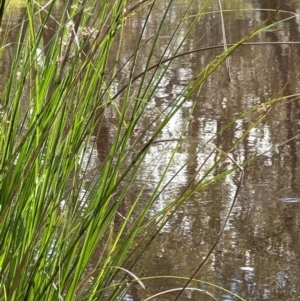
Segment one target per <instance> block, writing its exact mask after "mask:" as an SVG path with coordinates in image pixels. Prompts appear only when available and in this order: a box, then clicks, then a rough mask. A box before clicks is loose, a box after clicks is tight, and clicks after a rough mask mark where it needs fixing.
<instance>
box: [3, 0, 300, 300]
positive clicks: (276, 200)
mask: <svg viewBox="0 0 300 301" xmlns="http://www.w3.org/2000/svg"><path fill="white" fill-rule="evenodd" d="M159 2H160V5H159V6H157V7H156V9H155V10H154V13H153V15H152V17H151V18H150V20H149V27H148V30H147V32H146V34H145V39H147V37H150V36H151V35H152V34H153V33H154V32H155V31H156V30H157V26H158V22H159V20H160V19H161V18H162V15H163V12H164V10H163V9H162V8H163V6H165V5H167V2H168V1H163V0H160V1H159ZM196 2H197V3H195V5H194V8H193V10H194V13H197V12H198V11H199V7H201V1H196ZM215 2H216V3H215V6H214V7H212V8H211V10H218V5H217V1H215ZM223 2H224V3H223V9H225V10H231V9H232V10H236V9H237V8H239V9H241V10H240V11H239V12H236V11H235V12H230V11H229V12H227V13H224V21H225V24H226V33H227V39H228V41H227V42H228V43H234V42H236V41H237V40H238V39H239V38H241V37H243V36H244V35H245V34H247V33H248V32H249V31H250V30H251V29H252V28H254V27H255V26H256V25H257V24H258V23H259V22H261V21H263V20H265V18H266V17H267V16H268V14H269V13H268V12H267V11H266V10H265V9H275V8H276V7H277V6H278V4H279V2H282V1H242V0H239V1H223ZM225 2H226V3H225ZM245 8H246V9H247V10H242V9H245ZM184 9H185V4H184V1H178V4H177V5H176V6H174V9H173V10H172V13H170V14H169V16H168V19H169V22H170V26H171V25H172V24H173V23H174V22H175V20H176V19H178V18H180V17H181V16H182V13H183V11H184ZM254 9H255V10H254ZM284 9H285V10H286V11H287V12H286V13H285V14H284V13H281V14H279V15H277V16H276V18H275V20H272V21H271V22H275V21H278V20H280V19H282V18H286V17H288V16H292V15H293V14H296V18H294V19H291V20H289V21H287V22H285V23H282V24H281V25H280V26H279V27H276V29H270V30H269V31H266V32H263V33H261V34H260V35H259V36H257V37H256V38H255V39H253V40H251V41H250V42H252V44H249V45H244V46H241V47H240V48H239V49H238V50H237V51H236V52H235V53H234V54H233V56H232V57H231V60H230V66H231V68H230V76H231V81H230V82H229V81H228V75H227V73H226V68H225V65H224V66H221V67H220V68H219V70H218V71H217V72H216V73H215V74H214V75H212V76H211V77H210V78H209V79H208V81H207V82H206V84H205V85H204V86H203V87H202V89H201V93H200V94H199V96H198V97H196V96H195V97H194V98H191V99H190V100H189V101H187V102H186V104H185V106H184V107H183V109H182V110H180V111H179V112H178V113H177V114H176V115H175V116H174V118H173V120H172V121H171V122H170V123H169V124H168V125H167V127H166V128H165V130H164V132H163V135H162V136H161V137H160V138H161V139H162V140H169V139H177V138H179V136H180V133H181V132H182V129H183V128H184V126H185V123H184V120H186V117H187V116H189V114H191V121H190V123H189V124H188V126H187V128H186V131H185V132H186V133H185V135H184V136H183V138H182V139H181V144H180V148H179V150H178V153H177V154H176V157H175V159H174V164H173V166H172V168H171V170H170V171H169V173H168V177H167V179H166V180H165V184H167V183H168V180H169V179H170V178H171V177H172V176H173V175H174V174H175V173H176V172H177V171H179V170H180V172H179V173H178V174H177V175H176V177H175V180H174V181H173V183H172V184H170V185H169V186H168V187H167V188H166V190H164V191H163V193H162V194H161V195H160V196H159V198H158V199H157V201H156V202H155V205H154V206H153V209H152V211H151V213H150V215H151V216H153V215H154V214H155V212H156V211H157V210H159V209H162V208H163V207H164V206H165V205H166V204H168V203H170V202H171V201H172V198H174V197H175V196H176V195H178V193H180V192H182V189H183V187H185V186H186V185H187V183H188V182H189V181H190V180H191V179H192V178H193V177H194V176H195V175H196V174H197V176H196V179H200V177H201V176H203V175H204V174H205V172H206V171H207V170H208V168H209V167H210V166H211V164H212V163H213V161H214V159H215V158H214V157H211V159H210V161H208V162H207V163H206V165H204V167H203V168H202V169H200V170H199V167H200V166H201V164H202V163H203V162H204V161H205V159H206V158H207V156H208V155H209V154H210V152H211V151H212V146H209V147H204V148H202V147H203V146H204V145H205V143H206V142H207V141H209V140H210V139H211V142H212V143H213V145H218V146H219V147H221V146H222V148H223V149H227V148H228V147H229V146H230V145H232V144H233V143H234V141H235V140H236V139H237V138H238V137H239V136H240V134H241V132H242V131H243V130H245V129H246V128H247V126H249V121H247V119H246V120H241V119H239V120H237V121H236V122H235V125H234V128H233V129H231V130H230V131H226V132H225V133H224V135H218V136H217V135H216V134H217V132H218V131H219V130H220V129H221V128H222V126H224V125H226V124H227V123H229V122H230V121H231V120H232V119H233V118H234V117H235V116H238V115H239V114H240V113H242V112H244V111H246V110H247V109H250V108H251V107H252V106H255V105H258V104H261V103H263V102H265V101H266V100H268V99H270V98H273V97H275V96H276V95H278V93H279V92H280V90H281V89H282V87H283V86H284V85H285V83H286V82H287V81H288V80H289V79H290V78H291V81H290V83H289V85H288V86H287V88H286V89H285V90H284V95H293V94H297V93H300V72H297V70H300V69H299V66H300V44H296V43H295V44H276V42H297V41H298V42H300V3H299V1H296V0H295V1H290V4H289V5H286V6H285V7H284ZM141 15H142V12H141V14H138V15H136V16H135V17H134V18H132V19H129V20H128V24H127V26H126V28H125V33H124V34H126V35H127V36H128V40H127V41H128V43H126V45H124V50H123V55H124V58H125V57H128V56H130V54H131V53H132V51H134V50H135V49H134V48H133V47H134V44H135V41H136V37H137V36H138V35H139V33H140V30H141V27H142V24H143V22H144V19H143V18H142V17H141ZM15 16H17V13H16V14H15ZM16 22H17V20H16ZM187 25H188V24H187ZM9 39H11V40H13V39H14V36H13V32H11V33H10V36H9ZM166 41H168V32H167V31H166V35H165V36H163V37H162V38H161V39H160V41H159V44H158V48H160V50H161V51H163V50H164V47H165V45H166ZM221 42H222V28H221V22H220V15H219V14H218V13H213V14H209V15H207V16H206V17H205V18H203V19H202V21H200V22H199V24H197V26H196V27H195V30H193V32H192V33H191V36H190V38H189V39H188V40H187V41H186V42H185V44H184V47H183V51H189V50H192V49H198V48H205V47H209V46H214V45H220V43H221ZM254 42H256V43H258V42H265V43H264V44H263V45H261V44H255V43H254ZM271 42H272V43H273V44H271ZM221 51H222V49H213V50H209V51H205V50H203V51H199V52H197V53H193V54H189V55H187V56H183V57H181V58H179V59H177V60H176V61H174V63H173V65H172V66H173V67H172V68H171V69H170V72H168V73H167V74H166V75H165V76H164V80H163V85H161V86H160V87H159V90H158V92H157V94H156V95H154V97H153V99H152V104H150V105H151V106H152V108H153V110H155V109H157V110H160V111H162V110H163V109H165V108H166V107H167V106H168V105H169V103H170V102H171V101H172V100H173V99H174V97H176V95H177V94H178V92H179V91H181V90H182V89H183V87H184V84H185V83H186V80H187V78H189V77H190V76H192V75H193V74H195V73H196V71H197V70H199V67H201V66H203V67H204V66H205V64H206V63H208V62H209V61H210V60H211V59H212V58H214V57H215V56H216V55H218V54H219V53H220V52H221ZM159 54H160V53H158V55H159ZM145 56H146V53H145ZM158 58H159V56H158ZM9 62H10V57H9V52H8V54H7V57H5V60H3V62H2V63H1V70H2V73H1V75H2V76H3V75H4V74H5V70H6V66H7V65H8V64H9ZM120 64H122V62H120ZM1 75H0V76H1ZM0 82H1V81H0ZM195 103H196V107H195V110H194V111H191V108H192V106H193V105H194V104H195ZM151 114H152V112H151V110H149V122H150V120H151V116H152V115H151ZM111 118H112V120H113V118H114V116H111ZM141 130H143V129H141ZM103 135H105V139H104V141H107V140H108V139H109V136H110V135H113V134H112V133H111V132H110V128H109V127H107V128H105V129H104V130H103ZM299 135H300V97H299V96H295V97H293V98H291V99H290V100H289V101H282V102H280V103H279V104H278V105H277V106H275V107H274V109H273V110H272V111H271V113H270V114H269V116H268V117H267V119H266V120H265V121H264V122H262V123H260V124H259V125H258V126H257V127H256V128H255V129H253V130H251V132H250V133H249V135H248V137H247V138H246V139H245V140H244V141H243V142H242V143H241V144H240V145H239V146H238V147H237V148H236V149H235V150H234V151H233V152H232V156H233V157H234V158H235V160H236V161H237V162H238V163H239V164H242V163H243V162H245V161H246V160H248V159H250V158H251V157H253V156H255V155H258V154H262V153H263V155H261V156H260V157H259V158H258V159H257V160H255V161H254V162H252V163H251V164H249V165H247V166H246V167H245V170H244V171H245V175H244V179H243V183H242V189H241V191H240V193H239V195H238V200H237V203H236V205H235V207H234V209H233V212H232V214H231V216H230V219H229V222H228V224H227V225H226V228H225V232H224V235H223V237H222V239H221V241H220V243H219V244H218V245H217V247H216V249H215V250H214V252H213V254H212V255H211V256H210V258H209V260H208V262H207V263H206V264H205V265H204V267H203V268H202V269H201V270H200V272H199V273H198V274H197V276H196V278H197V279H199V280H200V281H202V282H199V283H196V282H193V283H192V284H191V286H193V287H198V288H200V289H204V290H207V291H208V292H210V293H211V294H213V295H214V296H215V298H216V299H217V300H222V301H229V300H238V298H237V297H234V296H232V295H230V294H229V293H227V292H225V291H222V290H220V289H218V288H216V287H213V286H211V285H209V284H208V283H212V284H215V285H217V286H220V287H222V288H224V289H227V290H230V291H231V292H234V293H236V294H238V295H239V296H241V297H242V298H244V299H245V300H248V301H254V300H272V301H283V300H284V301H291V300H300V136H299ZM286 141H287V142H286ZM283 142H286V143H285V144H284V145H282V146H278V147H276V146H277V145H279V144H281V143H283ZM174 143H175V142H169V143H157V144H156V145H154V146H153V147H152V148H151V150H150V152H149V154H148V155H147V159H146V161H145V163H144V166H143V174H141V176H140V179H141V182H140V183H136V185H137V187H136V189H138V185H143V183H145V181H146V180H147V181H148V184H147V187H148V189H149V190H152V189H154V187H155V185H156V184H157V182H156V181H157V178H158V177H159V176H160V175H161V174H162V172H163V170H164V168H165V166H166V161H167V160H166V159H167V158H170V156H171V148H172V146H173V145H174ZM97 152H98V155H97V154H96V155H95V160H96V161H97V160H99V161H101V158H102V157H101V156H103V152H104V150H103V143H102V141H99V142H98V150H97ZM193 156H194V159H193V160H191V161H190V162H188V161H189V159H190V158H192V157H193ZM152 162H155V166H154V165H153V163H152ZM182 167H183V168H182ZM226 168H230V165H228V166H224V169H226ZM149 174H152V178H151V181H149V178H148V176H149ZM238 181H239V173H238V172H236V173H234V174H232V175H231V176H229V177H227V178H226V179H225V180H222V181H220V182H218V183H216V184H213V185H211V186H209V187H207V188H206V189H205V190H202V191H199V193H197V194H196V195H194V196H193V197H191V198H190V199H189V200H188V201H187V202H186V203H185V204H184V205H183V206H182V207H181V208H180V210H179V211H178V212H177V213H176V214H175V216H174V217H173V218H172V219H171V221H170V222H168V223H167V224H166V225H165V226H164V228H163V230H162V233H161V234H160V237H159V240H158V243H157V246H156V251H157V254H158V255H156V256H154V257H153V259H152V260H151V264H150V265H149V266H148V268H147V270H146V271H145V273H144V275H173V276H184V277H189V276H191V275H192V274H193V273H194V271H195V270H196V268H197V266H198V265H199V264H200V263H201V261H202V260H203V258H204V257H205V256H206V254H207V252H208V251H209V250H210V248H211V246H212V245H213V244H214V242H215V240H216V239H217V236H218V234H219V233H220V230H221V228H222V225H223V222H224V219H225V217H226V215H227V213H228V210H229V208H230V206H231V203H232V201H233V197H234V193H235V191H236V188H237V185H238ZM128 206H129V204H128ZM123 210H124V211H126V204H124V208H123ZM151 216H149V217H151ZM170 234H172V235H171V236H170ZM184 284H185V281H180V280H177V281H175V280H174V279H171V278H170V279H169V280H166V279H158V280H153V281H145V285H146V290H145V291H144V290H143V289H142V288H140V287H139V286H136V287H134V289H133V290H132V293H131V295H130V296H128V298H127V300H134V301H139V300H143V299H145V298H146V297H147V296H150V295H152V294H155V293H158V292H160V291H163V290H168V289H173V288H177V287H182V286H183V285H184ZM175 296H176V294H175V293H169V294H166V295H164V296H160V297H157V298H156V299H155V300H166V301H171V300H174V299H175ZM180 300H213V299H212V297H209V296H208V295H204V294H203V293H201V292H195V291H192V290H188V291H187V292H185V293H184V294H182V296H181V298H180Z"/></svg>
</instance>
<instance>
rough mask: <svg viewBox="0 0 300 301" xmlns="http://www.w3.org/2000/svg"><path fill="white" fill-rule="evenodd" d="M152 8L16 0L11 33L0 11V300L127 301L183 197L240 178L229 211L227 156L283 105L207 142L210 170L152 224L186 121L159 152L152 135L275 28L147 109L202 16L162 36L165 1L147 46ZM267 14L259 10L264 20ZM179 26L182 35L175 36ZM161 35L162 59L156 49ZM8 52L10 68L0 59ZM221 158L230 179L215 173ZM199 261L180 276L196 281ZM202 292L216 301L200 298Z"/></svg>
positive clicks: (235, 167)
mask: <svg viewBox="0 0 300 301" xmlns="http://www.w3.org/2000/svg"><path fill="white" fill-rule="evenodd" d="M158 2H159V1H155V0H154V1H142V0H141V1H134V2H130V1H126V0H120V1H113V0H110V1H92V0H82V1H77V0H70V1H55V0H53V1H51V2H45V3H39V2H35V1H26V4H25V3H24V5H25V9H24V10H23V14H22V16H21V19H20V22H19V24H18V25H17V26H16V24H13V22H12V21H11V20H12V16H11V15H10V9H9V7H7V4H8V3H5V1H4V0H2V2H1V7H0V21H1V22H2V24H1V45H0V47H1V55H2V62H1V68H4V65H5V70H6V72H5V73H3V74H4V76H5V78H6V82H5V84H4V83H1V86H0V87H1V91H0V92H1V95H0V99H1V123H0V145H1V149H0V241H1V252H0V300H46V301H48V300H126V295H127V293H128V292H129V291H130V289H131V286H132V285H141V286H143V285H144V284H143V282H144V281H146V279H145V280H143V279H142V277H143V270H144V268H145V266H146V265H147V264H149V260H153V259H152V254H151V253H152V252H153V245H154V244H155V239H156V237H157V236H158V235H159V233H160V230H161V229H162V228H163V227H164V225H165V224H166V223H167V222H168V221H170V220H171V219H172V216H173V215H174V214H175V212H176V210H178V208H179V207H180V206H181V205H182V204H184V202H185V201H186V200H188V199H189V198H190V197H191V196H192V195H193V194H194V193H196V192H199V191H201V190H202V189H204V188H205V187H206V186H207V185H210V184H212V183H214V182H216V181H218V180H220V179H222V178H224V177H226V176H228V175H229V174H231V173H233V172H238V173H239V175H240V176H239V182H238V185H237V191H236V194H235V196H234V199H233V200H232V206H234V202H235V199H236V196H237V193H238V189H239V187H240V184H241V181H242V175H243V170H242V166H240V165H239V164H238V163H237V162H235V160H234V159H233V158H232V157H231V156H230V155H229V153H230V152H231V151H232V150H233V149H234V148H235V147H237V145H238V144H239V143H240V142H241V141H243V139H244V138H245V137H246V136H247V135H248V133H249V132H250V130H251V129H252V128H253V127H255V126H256V125H257V124H258V123H259V122H261V121H262V120H263V119H264V118H265V117H266V116H267V114H268V113H269V112H270V110H271V109H272V107H273V106H274V105H275V104H276V103H277V102H278V101H280V100H281V99H283V98H282V95H277V96H276V97H275V98H274V99H272V100H270V101H269V102H267V103H266V104H265V105H264V106H263V107H254V108H252V109H251V110H249V111H247V112H245V113H244V114H242V115H240V116H238V117H236V119H241V118H245V117H246V116H247V117H249V116H251V118H252V119H251V123H249V127H248V128H247V129H246V130H245V131H243V132H241V136H240V137H238V138H237V139H236V142H235V144H233V145H231V146H230V147H229V148H226V149H222V148H221V147H219V146H214V145H212V144H210V143H209V142H207V145H205V146H204V147H205V148H208V149H211V152H210V154H209V155H208V158H207V160H209V157H210V156H212V155H213V154H214V156H216V154H217V159H216V160H215V161H213V162H212V164H211V166H210V167H209V168H208V169H207V170H206V171H205V172H204V173H201V176H199V174H200V171H201V168H202V167H201V166H199V170H198V171H197V173H196V174H195V176H194V177H193V178H192V179H191V180H190V181H189V182H188V183H187V184H186V187H185V188H184V189H183V191H182V192H181V193H178V194H173V195H172V201H171V202H170V203H169V204H168V205H167V206H166V207H165V208H160V210H158V211H157V212H155V214H154V215H149V212H150V209H151V208H152V206H153V204H155V203H157V202H158V201H159V197H160V195H161V194H162V193H163V192H164V191H166V190H167V189H168V187H170V186H172V185H173V182H174V181H176V175H177V173H179V172H180V170H178V171H175V172H173V173H171V176H170V171H172V162H173V160H174V158H175V156H176V153H177V151H178V148H179V147H180V143H181V139H182V137H184V135H185V133H186V131H187V126H188V124H189V122H190V116H186V119H185V120H184V124H183V127H182V131H181V132H180V133H178V135H177V137H175V138H174V137H173V138H172V139H170V140H169V141H167V140H163V139H162V138H161V133H162V132H163V130H164V128H165V126H166V125H167V124H168V123H169V122H170V120H172V118H173V117H174V116H175V114H177V113H178V112H179V111H180V110H181V109H182V107H184V106H185V105H186V103H187V102H189V101H190V99H191V97H192V96H194V95H201V89H202V85H203V84H204V83H205V81H206V80H207V78H209V77H210V76H211V75H212V74H213V73H214V72H215V70H217V68H218V67H219V66H220V65H222V64H223V63H224V66H225V63H226V61H227V59H228V58H229V57H230V56H231V54H232V53H233V52H234V51H235V50H236V49H237V48H238V47H239V46H240V45H242V44H243V43H245V42H247V41H249V40H250V39H251V38H252V37H253V36H255V35H257V34H259V33H260V32H261V31H263V30H265V29H267V28H269V27H270V26H277V24H276V23H273V24H272V25H270V24H269V23H268V22H267V21H268V20H269V19H267V20H266V22H263V23H261V24H257V27H255V28H253V29H251V31H250V32H249V33H248V34H247V35H246V36H245V37H244V38H243V39H241V40H239V41H237V42H236V43H235V44H233V45H226V43H225V40H224V44H225V47H224V48H223V50H222V48H220V54H219V55H218V56H217V57H216V58H215V59H213V60H212V61H208V62H206V65H205V67H204V68H203V67H201V68H200V67H199V70H198V73H197V74H192V75H191V76H190V78H187V79H186V83H185V86H184V87H183V88H182V89H181V91H178V95H176V96H175V97H174V98H173V99H172V100H171V101H170V103H169V104H168V106H166V108H165V109H164V110H163V111H159V110H158V109H156V108H155V107H153V102H152V101H151V100H152V98H153V96H154V95H155V94H156V93H157V91H158V89H159V86H160V85H161V84H162V83H163V79H164V76H165V75H166V74H167V73H168V70H169V69H170V68H171V67H172V64H173V62H174V61H176V60H178V58H179V57H184V56H185V55H188V53H185V52H183V51H182V49H183V48H184V43H185V41H186V39H188V38H189V34H190V32H191V31H192V30H193V29H194V28H195V26H196V24H197V22H199V20H200V19H201V18H202V17H203V15H204V14H207V13H209V10H208V7H209V5H210V4H211V1H202V4H201V5H200V6H199V10H198V13H197V14H196V15H195V14H192V13H191V7H193V5H195V3H194V1H192V0H191V1H190V3H188V4H185V5H184V7H185V11H184V12H183V14H182V16H181V18H180V19H178V20H177V23H176V24H172V28H171V29H170V27H169V25H168V26H167V25H166V24H167V22H166V20H167V16H168V14H169V13H170V11H171V10H172V9H174V6H175V5H176V3H175V2H176V1H172V0H170V1H169V3H168V5H167V6H165V7H164V10H165V11H164V14H163V18H162V19H161V20H159V24H158V26H157V31H156V34H155V35H154V36H151V38H147V39H145V38H144V34H145V31H146V30H147V26H148V24H149V23H148V22H149V19H150V18H151V14H152V11H153V10H154V9H155V7H156V6H159V5H161V4H160V3H158ZM5 5H6V6H5ZM279 10H280V7H279ZM277 13H278V11H274V12H270V18H272V16H274V15H275V14H277ZM135 14H142V16H143V17H142V18H143V19H144V22H143V27H142V28H140V35H139V36H136V37H134V39H132V40H134V42H135V43H136V45H135V52H133V53H131V54H130V55H128V53H125V51H124V48H123V47H124V42H125V41H126V39H127V38H128V37H126V36H125V35H124V28H126V26H128V24H129V20H130V19H131V18H134V17H135ZM2 16H3V18H2ZM6 16H7V18H6V19H5V17H6ZM186 22H188V24H189V26H188V30H186V32H185V34H184V35H182V30H181V29H182V26H183V25H184V24H185V23H186ZM282 22H284V20H283V21H282ZM12 31H13V32H14V33H15V36H14V41H11V40H10V33H11V32H12ZM166 33H167V34H168V36H169V40H168V41H167V42H166V44H165V49H163V50H161V49H157V43H158V40H159V39H160V38H161V37H163V36H165V35H166ZM201 34H204V33H201ZM224 39H226V35H225V33H224ZM143 51H145V52H146V53H147V55H146V56H145V55H143V56H142V55H141V52H143ZM7 53H10V54H9V56H10V57H11V61H8V60H5V59H4V58H5V57H7V55H8V54H7ZM158 55H159V56H158ZM228 64H229V62H228V61H227V65H228ZM228 70H229V69H228ZM195 105H196V102H195V103H193V104H192V105H191V106H190V110H191V111H192V110H193V109H194V107H195ZM236 119H235V120H236ZM235 120H232V122H234V121H235ZM145 125H147V126H145ZM231 126H232V124H228V125H226V126H225V127H224V128H222V129H221V130H220V132H219V133H220V134H221V133H224V132H226V130H227V129H228V128H230V127H231ZM108 129H109V131H108ZM157 145H167V147H168V148H171V149H172V155H171V156H170V157H169V156H168V157H164V154H163V151H162V153H161V154H160V155H159V157H158V158H156V159H157V161H159V160H164V161H165V169H164V170H162V171H161V170H160V174H159V178H158V179H155V181H156V184H155V189H153V190H151V191H149V189H148V186H147V184H148V182H150V181H152V180H153V178H152V173H154V171H155V170H156V163H155V162H152V161H151V162H149V161H147V160H146V159H147V155H148V154H149V152H150V151H151V148H153V147H155V146H157ZM96 150H97V152H99V156H98V157H97V155H96V156H95V151H96ZM193 159H194V158H190V160H193ZM224 160H227V161H229V162H230V163H231V165H230V166H231V167H230V168H228V169H224V168H220V166H222V164H223V163H222V162H223V161H224ZM246 163H247V162H243V164H241V165H244V164H246ZM145 166H147V168H148V169H147V170H145ZM182 168H184V166H182ZM141 177H143V179H142V181H139V180H141ZM137 182H138V185H136V183H137ZM124 204H126V205H124ZM124 208H125V209H124ZM231 209H232V207H231ZM229 214H230V212H228V216H229ZM225 223H226V221H225ZM223 229H224V228H223ZM221 235H222V233H220V236H221ZM220 236H219V237H218V238H217V239H216V243H215V245H214V246H212V249H211V252H212V250H213V249H214V247H215V246H216V244H217V242H218V240H219V238H220ZM211 252H210V253H211ZM210 253H209V254H207V257H206V259H207V258H208V257H209V255H210ZM206 259H205V260H204V261H203V262H202V263H199V268H198V269H197V271H195V274H194V276H193V277H191V278H195V279H196V276H197V272H199V270H200V268H201V267H202V265H203V264H204V263H205V261H206ZM182 276H183V277H185V276H186V275H182ZM182 279H183V280H184V283H186V282H187V279H185V278H182ZM212 285H213V284H212ZM170 289H174V291H176V290H178V289H177V288H170ZM189 289H191V287H189ZM195 289H196V288H195ZM220 289H222V288H220ZM181 290H182V289H180V290H178V293H179V291H181ZM158 293H160V292H158ZM203 293H205V294H208V295H209V296H210V297H209V298H213V297H211V295H210V293H209V291H207V292H205V291H204V292H203ZM236 298H239V299H240V300H243V299H242V298H240V297H238V296H236ZM149 300H150V298H149Z"/></svg>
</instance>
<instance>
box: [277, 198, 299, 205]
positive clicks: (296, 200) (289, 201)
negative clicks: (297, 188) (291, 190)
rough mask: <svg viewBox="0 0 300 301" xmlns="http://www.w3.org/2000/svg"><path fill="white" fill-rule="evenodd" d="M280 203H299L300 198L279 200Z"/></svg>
mask: <svg viewBox="0 0 300 301" xmlns="http://www.w3.org/2000/svg"><path fill="white" fill-rule="evenodd" d="M280 201H281V202H283V203H292V204H294V203H300V198H281V199H280Z"/></svg>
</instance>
